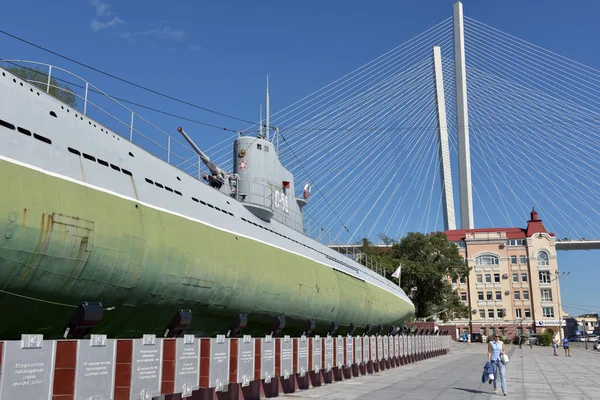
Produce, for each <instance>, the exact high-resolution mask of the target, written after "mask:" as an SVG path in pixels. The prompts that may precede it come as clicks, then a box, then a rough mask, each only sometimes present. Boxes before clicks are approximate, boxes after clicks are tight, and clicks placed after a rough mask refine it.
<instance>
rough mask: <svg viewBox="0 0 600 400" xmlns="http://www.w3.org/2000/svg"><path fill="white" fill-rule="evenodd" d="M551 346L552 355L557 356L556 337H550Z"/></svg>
mask: <svg viewBox="0 0 600 400" xmlns="http://www.w3.org/2000/svg"><path fill="white" fill-rule="evenodd" d="M567 343H568V342H567ZM552 348H553V349H554V355H555V356H557V357H558V352H557V351H558V340H557V339H556V337H555V338H554V339H552Z"/></svg>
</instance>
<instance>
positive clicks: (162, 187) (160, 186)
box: [154, 182, 165, 189]
mask: <svg viewBox="0 0 600 400" xmlns="http://www.w3.org/2000/svg"><path fill="white" fill-rule="evenodd" d="M154 184H155V185H156V186H158V187H159V188H161V189H164V188H165V187H164V186H163V185H162V184H160V183H158V182H154Z"/></svg>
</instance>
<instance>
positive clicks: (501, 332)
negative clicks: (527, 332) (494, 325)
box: [498, 328, 504, 337]
mask: <svg viewBox="0 0 600 400" xmlns="http://www.w3.org/2000/svg"><path fill="white" fill-rule="evenodd" d="M498 333H499V334H500V336H502V337H504V328H498Z"/></svg>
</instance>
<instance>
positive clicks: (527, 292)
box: [523, 290, 529, 300]
mask: <svg viewBox="0 0 600 400" xmlns="http://www.w3.org/2000/svg"><path fill="white" fill-rule="evenodd" d="M523 300H529V290H523Z"/></svg>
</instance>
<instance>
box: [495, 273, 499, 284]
mask: <svg viewBox="0 0 600 400" xmlns="http://www.w3.org/2000/svg"><path fill="white" fill-rule="evenodd" d="M494 283H500V274H494Z"/></svg>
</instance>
